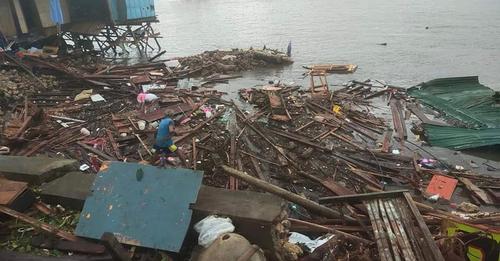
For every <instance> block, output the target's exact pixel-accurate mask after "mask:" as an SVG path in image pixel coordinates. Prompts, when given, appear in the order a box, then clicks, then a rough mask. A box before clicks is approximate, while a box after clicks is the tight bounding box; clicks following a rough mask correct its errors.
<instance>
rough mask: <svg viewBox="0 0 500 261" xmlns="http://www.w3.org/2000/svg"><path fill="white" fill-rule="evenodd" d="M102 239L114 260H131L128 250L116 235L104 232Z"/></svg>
mask: <svg viewBox="0 0 500 261" xmlns="http://www.w3.org/2000/svg"><path fill="white" fill-rule="evenodd" d="M101 241H102V242H103V244H104V246H105V247H106V249H107V250H108V251H109V253H110V254H111V256H112V257H113V260H115V261H131V260H132V259H131V258H130V256H129V254H128V252H127V250H125V248H124V247H123V246H122V244H120V242H118V240H117V239H116V237H115V235H113V233H110V232H106V233H104V234H102V237H101Z"/></svg>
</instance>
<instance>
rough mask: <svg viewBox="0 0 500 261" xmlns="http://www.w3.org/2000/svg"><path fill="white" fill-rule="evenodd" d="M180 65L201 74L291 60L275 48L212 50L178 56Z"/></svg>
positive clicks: (233, 71)
mask: <svg viewBox="0 0 500 261" xmlns="http://www.w3.org/2000/svg"><path fill="white" fill-rule="evenodd" d="M179 63H180V67H181V68H184V70H189V71H191V72H196V73H197V74H198V75H201V76H209V75H212V74H215V73H222V74H227V73H235V72H241V71H247V70H251V69H255V68H258V67H266V66H269V65H279V64H289V63H292V60H291V59H290V58H289V57H287V56H285V54H283V53H280V52H278V51H276V50H270V49H267V50H254V49H250V50H243V49H233V50H229V51H225V50H214V51H205V52H203V53H201V54H198V55H194V56H188V57H184V58H179Z"/></svg>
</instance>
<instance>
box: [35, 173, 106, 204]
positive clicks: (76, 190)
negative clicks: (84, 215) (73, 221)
mask: <svg viewBox="0 0 500 261" xmlns="http://www.w3.org/2000/svg"><path fill="white" fill-rule="evenodd" d="M95 177H96V175H94V174H88V173H82V172H77V171H73V172H69V173H67V174H66V175H64V176H62V177H60V178H57V179H55V180H53V181H50V182H47V183H44V184H42V185H41V186H40V195H41V197H42V200H43V201H44V202H45V203H49V204H53V205H57V204H60V205H61V206H63V207H65V208H70V209H76V210H81V209H82V208H83V204H84V203H85V199H86V198H87V196H88V195H89V194H90V188H91V187H92V183H93V182H94V179H95Z"/></svg>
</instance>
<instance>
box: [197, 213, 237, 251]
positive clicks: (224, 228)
mask: <svg viewBox="0 0 500 261" xmlns="http://www.w3.org/2000/svg"><path fill="white" fill-rule="evenodd" d="M194 230H196V232H198V233H200V236H199V237H198V244H199V245H200V246H203V247H205V248H206V247H208V246H210V244H212V242H214V240H216V239H217V238H218V237H219V236H220V235H222V234H225V233H231V232H233V231H234V226H233V222H232V221H231V219H230V218H223V217H217V216H213V215H212V216H208V217H206V218H204V219H202V220H201V221H200V222H198V223H196V224H195V225H194Z"/></svg>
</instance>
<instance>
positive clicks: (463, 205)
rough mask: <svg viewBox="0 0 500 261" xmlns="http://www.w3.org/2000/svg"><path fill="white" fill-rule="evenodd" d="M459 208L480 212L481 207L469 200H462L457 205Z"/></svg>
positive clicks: (468, 211)
mask: <svg viewBox="0 0 500 261" xmlns="http://www.w3.org/2000/svg"><path fill="white" fill-rule="evenodd" d="M457 209H458V210H460V211H463V212H466V213H477V212H479V207H478V206H476V205H474V204H472V203H469V202H462V203H460V204H459V205H458V206H457Z"/></svg>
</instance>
